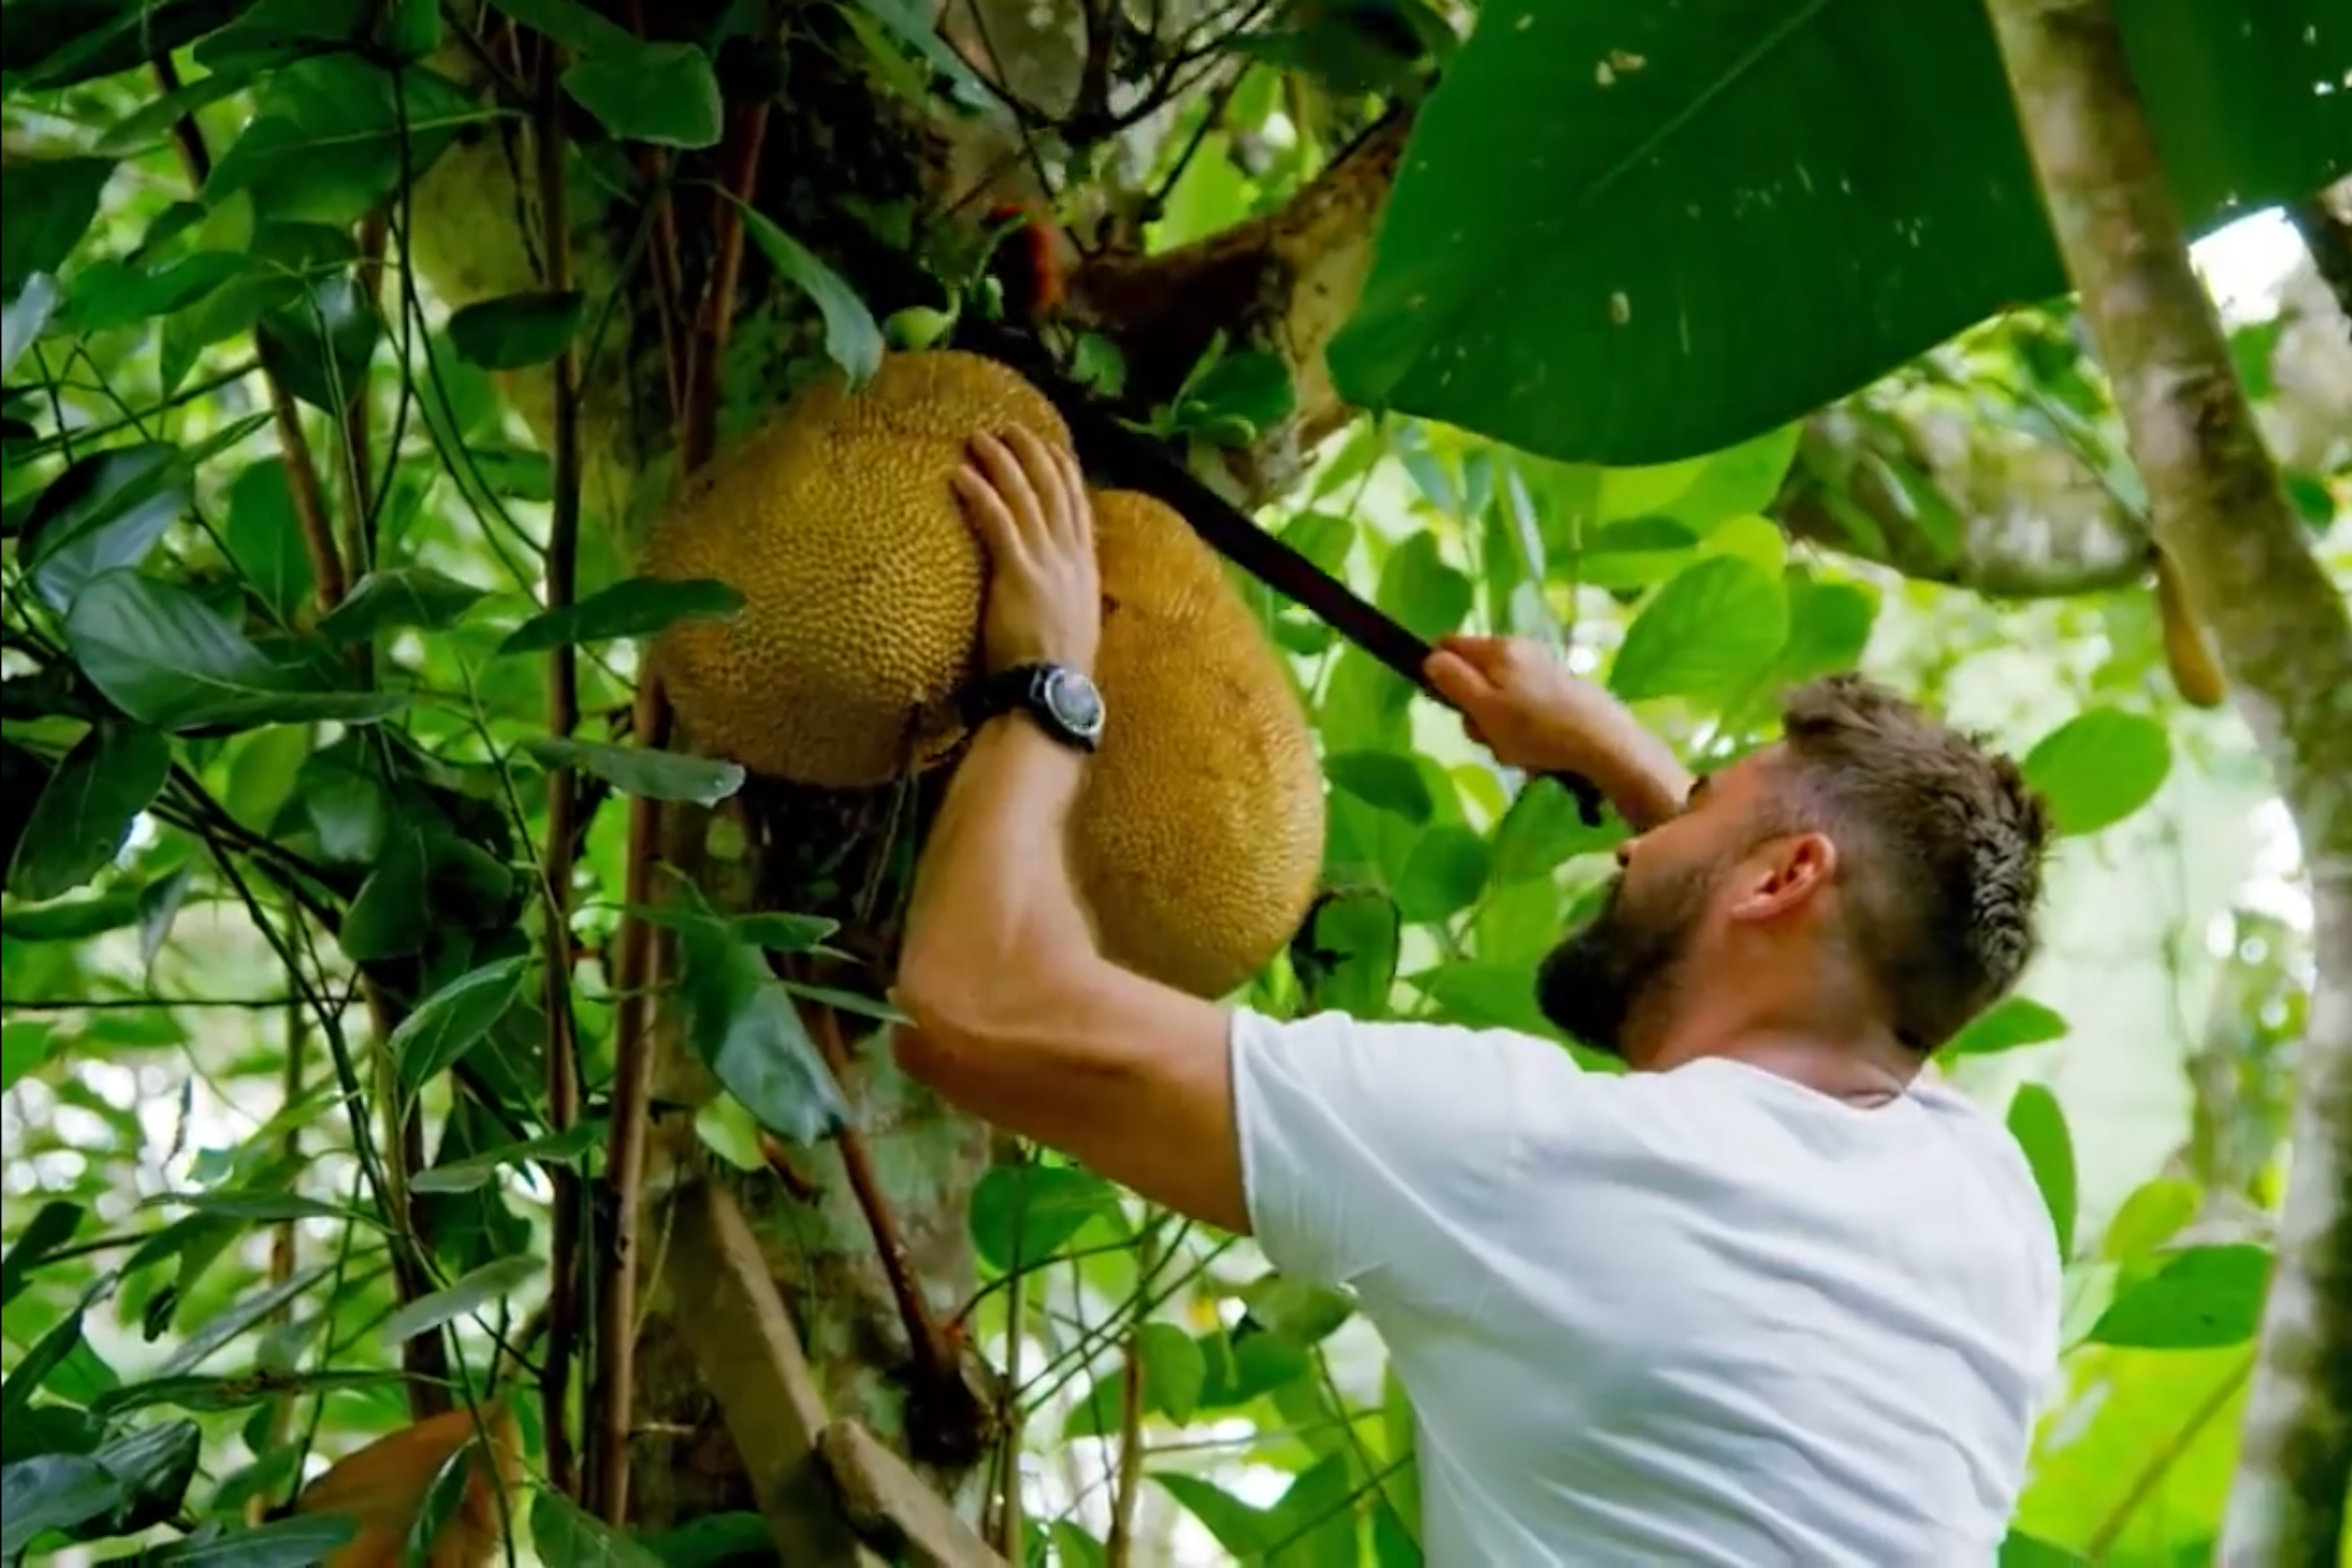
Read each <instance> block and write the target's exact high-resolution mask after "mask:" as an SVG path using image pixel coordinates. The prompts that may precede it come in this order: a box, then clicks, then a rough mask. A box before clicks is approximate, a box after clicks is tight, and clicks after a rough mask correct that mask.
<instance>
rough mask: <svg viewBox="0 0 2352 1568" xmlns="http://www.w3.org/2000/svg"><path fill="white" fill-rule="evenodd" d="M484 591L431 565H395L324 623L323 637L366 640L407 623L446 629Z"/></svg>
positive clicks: (355, 590) (364, 583) (364, 581)
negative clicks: (436, 569)
mask: <svg viewBox="0 0 2352 1568" xmlns="http://www.w3.org/2000/svg"><path fill="white" fill-rule="evenodd" d="M482 596H483V590H482V589H479V588H477V587H475V586H474V585H473V584H471V583H461V582H459V581H458V580H457V578H455V577H452V576H450V575H448V574H446V573H443V572H436V571H435V570H434V569H433V568H432V567H430V566H394V567H391V568H389V569H388V570H384V571H378V572H371V573H369V574H367V575H366V576H364V577H362V578H361V579H360V580H359V581H358V582H357V583H355V584H352V591H351V592H350V593H349V594H347V595H344V596H343V602H342V603H341V604H340V605H336V606H335V607H334V609H332V610H331V611H330V612H329V613H328V614H327V615H326V616H324V617H322V618H321V619H320V622H319V635H320V636H321V637H331V638H333V639H334V640H335V641H337V642H344V643H351V642H364V641H366V640H368V639H369V638H371V637H376V636H379V635H381V634H382V633H384V632H388V631H394V630H397V629H399V628H400V627H403V626H415V627H416V628H418V629H419V630H422V631H428V632H437V631H446V630H447V629H448V628H449V627H451V626H456V625H457V622H458V621H459V620H461V619H463V618H464V616H465V614H466V612H467V610H470V609H472V608H473V607H474V606H475V605H477V604H478V603H480V602H481V599H482Z"/></svg>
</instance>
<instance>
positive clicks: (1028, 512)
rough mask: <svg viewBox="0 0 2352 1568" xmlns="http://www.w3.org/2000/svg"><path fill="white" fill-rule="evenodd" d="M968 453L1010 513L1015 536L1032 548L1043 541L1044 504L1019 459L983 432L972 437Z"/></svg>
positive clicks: (1009, 448) (1045, 531) (1044, 525)
mask: <svg viewBox="0 0 2352 1568" xmlns="http://www.w3.org/2000/svg"><path fill="white" fill-rule="evenodd" d="M1017 434H1018V433H1017V432H1016V435H1017ZM971 454H972V456H973V458H976V459H977V460H978V462H979V465H980V471H981V473H982V476H983V477H985V478H986V479H987V480H988V482H989V485H990V487H991V488H992V489H994V490H995V491H996V493H997V494H998V495H999V496H1000V497H1002V498H1003V502H1004V509H1005V510H1006V511H1008V512H1010V513H1011V514H1012V517H1013V529H1014V531H1015V535H1016V537H1017V538H1019V540H1020V541H1021V542H1022V543H1023V545H1024V546H1026V547H1028V548H1031V549H1034V548H1035V547H1036V546H1037V545H1038V544H1041V543H1043V542H1045V536H1046V534H1047V533H1048V532H1049V531H1050V529H1049V526H1048V524H1047V521H1046V514H1045V501H1044V500H1042V499H1041V498H1040V497H1039V496H1038V494H1037V488H1036V486H1034V484H1032V483H1030V480H1029V475H1028V472H1027V470H1026V468H1024V465H1023V463H1022V461H1021V459H1020V458H1019V457H1018V456H1016V455H1015V454H1014V452H1013V448H1012V447H1008V446H1006V445H1005V444H1004V442H1003V441H1002V440H1000V439H998V438H997V437H994V436H991V435H986V434H982V435H980V436H975V437H972V440H971Z"/></svg>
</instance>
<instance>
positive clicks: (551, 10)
mask: <svg viewBox="0 0 2352 1568" xmlns="http://www.w3.org/2000/svg"><path fill="white" fill-rule="evenodd" d="M496 3H497V5H498V8H499V10H501V11H503V12H505V13H506V14H507V15H508V16H511V17H513V18H514V19H515V20H516V21H518V22H520V23H521V24H522V25H523V26H526V27H529V28H530V30H531V31H532V32H534V33H545V34H546V35H547V36H548V37H551V38H552V39H554V40H555V41H556V42H557V43H559V44H561V45H562V46H563V47H565V48H567V49H570V50H571V51H572V53H574V54H578V55H621V54H625V53H627V51H628V50H629V49H630V48H631V47H634V46H635V44H636V43H637V41H638V39H637V36H636V35H635V33H632V32H630V31H629V30H628V29H627V28H626V27H624V26H620V25H619V24H617V23H614V22H610V21H607V20H605V19H604V17H603V16H598V15H597V14H596V13H595V12H594V11H593V10H591V9H589V8H588V7H587V6H585V5H580V4H578V0H496Z"/></svg>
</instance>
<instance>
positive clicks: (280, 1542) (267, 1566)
mask: <svg viewBox="0 0 2352 1568" xmlns="http://www.w3.org/2000/svg"><path fill="white" fill-rule="evenodd" d="M359 1522H360V1521H358V1520H356V1519H354V1518H352V1516H351V1515H349V1514H341V1513H320V1514H309V1515H305V1516H302V1517H300V1518H297V1519H281V1520H278V1521H274V1522H272V1523H269V1524H265V1525H263V1526H261V1527H260V1528H259V1529H258V1530H235V1531H226V1532H225V1533H223V1534H220V1535H216V1536H212V1537H210V1538H207V1539H202V1540H191V1541H178V1542H172V1543H171V1544H169V1545H166V1546H158V1547H155V1548H153V1549H152V1552H150V1553H149V1555H148V1558H147V1561H148V1562H149V1563H153V1564H155V1565H156V1568H314V1565H315V1564H317V1563H320V1562H321V1561H323V1560H324V1559H325V1558H326V1556H327V1554H328V1553H330V1552H333V1551H335V1550H336V1549H337V1548H339V1547H341V1546H343V1545H344V1544H346V1543H347V1542H350V1541H351V1539H352V1536H354V1535H356V1534H357V1533H358V1532H359Z"/></svg>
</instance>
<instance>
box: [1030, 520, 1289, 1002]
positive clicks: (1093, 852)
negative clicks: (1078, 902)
mask: <svg viewBox="0 0 2352 1568" xmlns="http://www.w3.org/2000/svg"><path fill="white" fill-rule="evenodd" d="M1092 494H1093V497H1094V512H1095V541H1096V554H1097V561H1098V562H1099V563H1100V566H1101V573H1102V589H1103V631H1102V646H1101V649H1100V651H1099V652H1098V654H1097V658H1096V668H1095V680H1096V684H1097V686H1099V687H1100V688H1101V689H1102V694H1103V703H1104V707H1105V710H1106V712H1107V720H1106V722H1105V725H1104V729H1103V740H1102V747H1101V750H1100V751H1099V752H1097V753H1096V755H1095V758H1094V760H1093V761H1092V762H1091V763H1088V764H1087V777H1086V782H1085V784H1084V786H1083V789H1082V791H1081V794H1080V795H1079V799H1078V802H1077V807H1076V820H1075V821H1074V822H1073V824H1072V829H1071V844H1070V857H1071V862H1072V866H1071V869H1072V871H1073V873H1074V876H1075V878H1076V881H1077V883H1078V887H1079V891H1080V893H1081V894H1082V895H1083V896H1084V898H1085V900H1086V901H1087V906H1088V908H1089V910H1091V911H1092V913H1093V915H1094V920H1095V929H1096V931H1097V937H1098V940H1099V941H1100V942H1101V946H1102V951H1103V952H1104V954H1105V956H1107V957H1108V958H1109V959H1110V960H1111V961H1112V962H1114V963H1118V964H1119V965H1121V966H1122V967H1125V968H1128V969H1131V970H1133V971H1135V972H1136V973H1139V974H1144V975H1148V976H1150V978H1152V979H1155V980H1158V981H1160V982H1161V983H1163V984H1169V985H1172V986H1175V987H1176V988H1177V989H1179V990H1182V991H1189V992H1191V993H1192V994H1194V995H1198V996H1205V997H1210V998H1215V997H1220V996H1223V995H1224V994H1227V993H1228V992H1230V991H1232V990H1233V989H1234V987H1235V986H1238V985H1240V984H1243V983H1244V981H1246V980H1248V979H1249V978H1250V976H1251V975H1253V974H1255V973H1257V971H1258V970H1259V969H1260V968H1262V967H1264V965H1265V963H1267V961H1268V960H1270V959H1271V958H1273V956H1274V955H1275V953H1276V951H1277V950H1279V949H1280V948H1281V947H1282V946H1283V944H1284V943H1285V942H1288V941H1289V939H1290V937H1291V935H1292V933H1293V932H1294V931H1297V928H1298V923H1299V921H1301V920H1303V919H1305V918H1306V914H1307V905H1308V904H1309V902H1310V901H1311V900H1313V898H1314V894H1315V888H1316V882H1317V878H1318V872H1319V871H1320V869H1321V867H1322V863H1323V832H1324V818H1323V812H1324V807H1323V773H1322V769H1321V767H1320V765H1319V764H1318V763H1317V761H1316V756H1315V739H1314V733H1313V731H1312V730H1311V729H1310V728H1309V726H1308V723H1307V713H1306V710H1305V708H1304V706H1303V705H1302V704H1301V703H1300V701H1299V699H1298V695H1297V691H1296V690H1295V689H1294V688H1293V687H1292V686H1291V683H1290V679H1289V674H1288V671H1287V670H1286V669H1285V668H1283V664H1282V660H1281V657H1280V656H1279V655H1278V654H1277V653H1276V651H1275V649H1274V647H1273V645H1272V644H1271V643H1270V642H1268V641H1267V639H1266V637H1265V631H1264V630H1263V628H1262V627H1261V626H1259V624H1258V619H1257V616H1255V614H1253V613H1252V612H1251V609H1250V606H1249V605H1248V603H1247V602H1246V601H1245V600H1244V599H1243V597H1242V595H1240V594H1239V593H1238V592H1236V591H1235V589H1234V584H1233V581H1232V579H1231V578H1230V577H1228V576H1227V575H1226V572H1225V567H1224V563H1223V558H1222V557H1220V556H1219V555H1218V554H1217V553H1216V552H1213V550H1211V549H1210V548H1209V546H1208V545H1207V544H1205V543H1203V542H1202V540H1201V538H1200V536H1199V535H1198V534H1196V533H1194V532H1193V531H1192V526H1191V525H1190V524H1188V523H1187V522H1186V521H1184V520H1183V518H1182V517H1181V516H1180V515H1178V514H1177V513H1176V512H1175V511H1174V510H1171V509H1170V508H1169V507H1167V506H1165V505H1163V504H1162V503H1161V502H1160V501H1158V500H1154V499H1153V498H1151V497H1150V496H1146V495H1142V494H1139V493H1137V492H1135V491H1131V490H1096V491H1093V492H1092Z"/></svg>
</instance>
